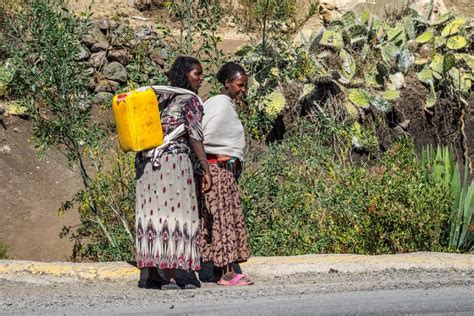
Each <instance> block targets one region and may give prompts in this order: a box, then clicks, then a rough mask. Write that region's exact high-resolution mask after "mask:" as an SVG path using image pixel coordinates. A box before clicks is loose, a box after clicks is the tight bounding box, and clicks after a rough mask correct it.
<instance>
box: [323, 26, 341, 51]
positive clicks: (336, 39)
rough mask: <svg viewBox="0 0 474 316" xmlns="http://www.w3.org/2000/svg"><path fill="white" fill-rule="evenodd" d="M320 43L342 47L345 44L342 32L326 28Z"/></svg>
mask: <svg viewBox="0 0 474 316" xmlns="http://www.w3.org/2000/svg"><path fill="white" fill-rule="evenodd" d="M319 43H320V44H321V45H324V46H329V47H335V48H337V49H341V48H342V47H343V46H344V41H343V40H342V32H339V31H334V30H326V31H324V33H323V36H322V37H321V40H320V42H319Z"/></svg>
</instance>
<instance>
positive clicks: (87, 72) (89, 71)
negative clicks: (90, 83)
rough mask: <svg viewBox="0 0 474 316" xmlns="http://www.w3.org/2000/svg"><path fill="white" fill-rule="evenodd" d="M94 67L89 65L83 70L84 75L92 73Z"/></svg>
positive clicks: (88, 75)
mask: <svg viewBox="0 0 474 316" xmlns="http://www.w3.org/2000/svg"><path fill="white" fill-rule="evenodd" d="M94 71H95V70H94V68H93V67H89V68H87V69H85V70H84V73H83V74H84V76H87V77H90V76H92V75H93V74H94Z"/></svg>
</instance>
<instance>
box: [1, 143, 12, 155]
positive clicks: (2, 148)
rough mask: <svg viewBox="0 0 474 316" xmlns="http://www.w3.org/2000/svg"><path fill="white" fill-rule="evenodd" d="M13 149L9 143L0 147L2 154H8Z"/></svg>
mask: <svg viewBox="0 0 474 316" xmlns="http://www.w3.org/2000/svg"><path fill="white" fill-rule="evenodd" d="M11 151H12V149H11V148H10V146H8V145H3V146H2V147H0V154H4V155H8V154H10V152H11Z"/></svg>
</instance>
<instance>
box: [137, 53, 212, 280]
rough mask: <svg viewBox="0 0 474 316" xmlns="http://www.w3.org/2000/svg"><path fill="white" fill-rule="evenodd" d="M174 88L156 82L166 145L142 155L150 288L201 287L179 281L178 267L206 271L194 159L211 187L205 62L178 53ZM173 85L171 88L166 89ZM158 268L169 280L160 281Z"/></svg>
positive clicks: (140, 200) (142, 261)
mask: <svg viewBox="0 0 474 316" xmlns="http://www.w3.org/2000/svg"><path fill="white" fill-rule="evenodd" d="M168 79H169V83H170V85H171V86H172V87H161V86H152V88H153V89H154V90H155V91H156V92H158V93H157V95H158V103H159V110H160V116H161V126H162V129H163V134H164V135H165V144H164V145H161V146H159V147H157V148H155V149H152V150H146V151H141V152H139V153H137V156H136V161H135V165H136V204H135V211H136V261H137V265H138V268H140V269H148V280H147V282H146V284H145V285H144V287H153V286H157V287H159V286H161V289H179V288H181V287H184V288H195V285H192V284H180V285H178V284H177V283H176V277H175V271H176V269H183V270H187V271H195V270H199V269H200V259H201V256H200V230H199V210H198V200H197V193H198V192H196V185H195V180H194V170H193V162H194V161H195V160H196V159H197V160H198V161H199V162H200V163H201V167H202V169H203V171H204V176H203V177H202V183H201V188H202V190H203V191H207V190H209V189H210V188H211V178H210V176H209V174H210V172H209V165H208V163H207V159H206V156H205V153H204V146H203V131H202V126H201V123H202V116H203V107H202V102H201V100H200V98H199V97H198V96H197V95H196V93H197V91H198V89H199V88H200V86H201V84H202V81H203V70H202V66H201V64H200V62H199V61H198V60H197V59H195V58H193V57H188V56H180V57H177V58H176V60H175V62H174V63H173V65H172V67H171V69H170V71H169V72H168ZM166 88H169V89H166ZM158 269H160V270H162V271H163V273H164V281H163V282H162V283H161V284H158V283H156V281H157V279H158Z"/></svg>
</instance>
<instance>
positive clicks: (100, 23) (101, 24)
mask: <svg viewBox="0 0 474 316" xmlns="http://www.w3.org/2000/svg"><path fill="white" fill-rule="evenodd" d="M94 24H95V25H96V26H97V27H98V28H99V30H101V31H102V32H104V33H105V32H107V31H108V29H109V19H97V20H94Z"/></svg>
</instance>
